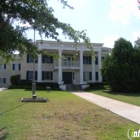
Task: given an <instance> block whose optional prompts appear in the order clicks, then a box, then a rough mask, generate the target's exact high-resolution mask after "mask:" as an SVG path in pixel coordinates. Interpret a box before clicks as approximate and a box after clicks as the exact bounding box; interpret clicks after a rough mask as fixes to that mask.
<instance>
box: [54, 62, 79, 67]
mask: <svg viewBox="0 0 140 140" xmlns="http://www.w3.org/2000/svg"><path fill="white" fill-rule="evenodd" d="M60 65H61V66H62V68H74V67H75V68H79V67H80V63H79V62H78V61H62V63H61V64H60ZM58 66H59V63H58V62H55V63H54V67H55V68H57V67H58Z"/></svg>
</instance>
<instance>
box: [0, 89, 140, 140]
mask: <svg viewBox="0 0 140 140" xmlns="http://www.w3.org/2000/svg"><path fill="white" fill-rule="evenodd" d="M37 95H38V97H46V98H48V99H49V102H47V103H21V102H20V101H19V100H20V98H21V97H31V91H29V90H24V89H17V90H15V89H10V90H5V91H2V92H0V120H1V121H0V139H1V140H19V139H20V140H78V139H79V140H127V136H126V134H127V131H128V129H130V128H134V129H135V128H138V127H139V125H138V124H136V123H133V122H131V121H129V120H127V119H124V118H122V117H120V116H118V115H116V114H113V113H111V112H109V111H107V110H105V109H103V108H101V107H99V106H96V105H94V104H92V103H90V102H88V101H86V100H84V99H82V98H79V97H77V96H75V95H73V94H71V93H70V92H64V91H51V92H46V91H37Z"/></svg>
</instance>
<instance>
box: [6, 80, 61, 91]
mask: <svg viewBox="0 0 140 140" xmlns="http://www.w3.org/2000/svg"><path fill="white" fill-rule="evenodd" d="M46 87H50V90H60V88H59V85H58V83H36V89H37V90H47V89H46ZM8 89H32V81H31V80H18V84H16V85H15V84H12V85H10V86H9V87H8Z"/></svg>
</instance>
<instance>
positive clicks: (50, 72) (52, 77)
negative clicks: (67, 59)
mask: <svg viewBox="0 0 140 140" xmlns="http://www.w3.org/2000/svg"><path fill="white" fill-rule="evenodd" d="M50 73H51V79H50V80H53V72H52V71H50Z"/></svg>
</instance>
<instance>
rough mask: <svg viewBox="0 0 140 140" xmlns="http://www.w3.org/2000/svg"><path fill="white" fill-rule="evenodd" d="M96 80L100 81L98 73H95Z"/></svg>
mask: <svg viewBox="0 0 140 140" xmlns="http://www.w3.org/2000/svg"><path fill="white" fill-rule="evenodd" d="M95 76H96V80H98V72H96V73H95Z"/></svg>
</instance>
